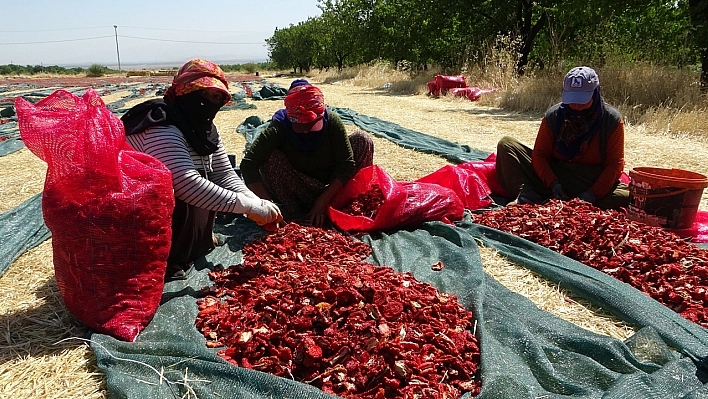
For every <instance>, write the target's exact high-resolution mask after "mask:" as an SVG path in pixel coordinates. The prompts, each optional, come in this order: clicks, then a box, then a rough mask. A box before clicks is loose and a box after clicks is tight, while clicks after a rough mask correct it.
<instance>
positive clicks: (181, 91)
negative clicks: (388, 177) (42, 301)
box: [121, 59, 282, 280]
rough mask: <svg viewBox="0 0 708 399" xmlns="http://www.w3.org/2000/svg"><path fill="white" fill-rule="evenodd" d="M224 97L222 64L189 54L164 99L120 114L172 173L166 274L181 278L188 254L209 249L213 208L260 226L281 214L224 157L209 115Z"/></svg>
mask: <svg viewBox="0 0 708 399" xmlns="http://www.w3.org/2000/svg"><path fill="white" fill-rule="evenodd" d="M230 99H231V94H230V93H229V90H228V83H227V81H226V78H225V76H224V73H223V71H222V70H221V68H219V66H218V65H216V64H214V63H212V62H210V61H206V60H201V59H193V60H190V61H188V62H187V63H186V64H184V65H183V66H182V67H181V68H180V70H179V72H178V73H177V75H176V76H175V77H174V79H173V81H172V85H171V86H170V87H169V88H168V89H167V91H166V93H165V96H164V98H162V99H154V100H149V101H146V102H144V103H141V104H138V105H136V106H135V107H133V108H131V109H130V110H129V111H128V112H127V113H126V114H125V115H123V117H122V118H121V119H122V121H123V123H124V125H125V131H126V135H127V141H128V143H129V144H130V145H131V146H133V147H134V148H135V149H136V150H138V151H142V152H145V153H147V154H150V155H152V156H153V157H155V158H157V159H158V160H160V161H161V162H162V163H164V164H165V166H167V168H168V169H169V170H170V171H171V172H172V184H173V187H174V195H175V209H174V212H173V214H172V246H171V248H170V255H169V257H168V259H167V274H166V279H167V280H175V279H185V278H186V273H185V272H186V271H187V270H188V269H189V268H190V267H191V265H192V263H193V262H194V260H196V259H197V258H199V257H200V256H202V255H204V254H206V253H208V252H209V251H211V250H212V249H213V248H214V246H215V240H214V239H213V233H212V229H213V227H214V217H215V215H216V212H217V211H221V212H230V213H243V214H246V215H247V216H248V217H249V218H251V219H253V220H255V221H256V222H257V223H258V224H261V225H263V224H266V223H271V222H275V221H278V220H281V219H282V216H281V214H280V210H279V209H278V207H277V206H276V205H275V204H273V203H272V202H270V201H267V200H263V199H261V198H259V197H258V196H257V195H255V194H254V193H253V192H251V190H249V189H248V188H247V187H246V186H245V184H244V183H243V181H242V180H241V179H240V178H239V177H238V175H237V174H236V172H235V171H234V169H233V168H232V166H231V163H230V162H229V159H228V156H227V154H226V151H225V150H224V146H223V144H222V142H221V137H220V136H219V132H218V131H217V129H216V126H215V125H214V124H213V119H214V117H215V116H216V113H217V112H218V111H219V109H220V108H221V107H222V106H223V105H224V104H226V103H227V102H228V101H229V100H230Z"/></svg>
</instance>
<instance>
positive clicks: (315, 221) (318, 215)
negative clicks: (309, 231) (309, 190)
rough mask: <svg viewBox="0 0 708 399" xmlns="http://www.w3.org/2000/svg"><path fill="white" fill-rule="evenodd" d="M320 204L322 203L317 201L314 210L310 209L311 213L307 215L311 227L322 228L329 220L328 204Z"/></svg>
mask: <svg viewBox="0 0 708 399" xmlns="http://www.w3.org/2000/svg"><path fill="white" fill-rule="evenodd" d="M320 202H321V201H315V204H314V205H313V206H312V209H310V213H309V214H307V217H308V219H309V220H310V226H315V227H322V226H323V225H324V223H325V221H326V220H327V203H325V204H324V205H322V204H320Z"/></svg>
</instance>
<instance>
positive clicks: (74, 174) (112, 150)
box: [15, 89, 174, 341]
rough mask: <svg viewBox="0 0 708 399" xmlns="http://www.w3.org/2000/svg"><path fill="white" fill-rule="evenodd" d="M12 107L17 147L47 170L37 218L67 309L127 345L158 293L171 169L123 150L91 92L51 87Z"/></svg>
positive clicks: (119, 133) (118, 130) (112, 122)
mask: <svg viewBox="0 0 708 399" xmlns="http://www.w3.org/2000/svg"><path fill="white" fill-rule="evenodd" d="M15 108H16V109H17V119H18V124H19V129H20V136H21V137H22V140H23V141H24V143H25V145H26V146H27V148H29V150H30V151H32V153H34V154H35V155H36V156H38V157H39V158H41V159H42V160H43V161H45V162H46V163H47V175H46V180H45V184H44V192H43V194H42V211H43V216H44V221H45V223H46V225H47V227H48V228H49V230H50V231H51V232H52V249H53V256H54V273H55V277H56V281H57V286H58V287H59V292H60V294H61V296H62V298H63V300H64V303H65V304H66V307H67V309H68V310H69V311H70V312H71V313H72V314H73V315H74V316H76V318H77V319H79V320H80V321H81V322H82V323H84V324H86V325H87V326H88V327H89V328H91V329H94V330H96V331H98V332H101V333H106V334H110V335H112V336H114V337H116V338H119V339H122V340H126V341H133V340H134V339H135V337H136V336H137V335H138V333H139V332H140V331H142V329H143V328H145V326H146V325H147V324H148V323H149V322H150V320H151V319H152V317H153V316H154V314H155V311H156V310H157V307H158V305H159V303H160V299H161V296H162V289H163V287H164V275H165V267H166V261H167V255H168V254H169V248H170V237H171V217H172V210H173V208H174V196H173V193H172V178H171V174H170V172H169V170H168V169H167V167H165V166H164V165H163V164H162V163H161V162H159V161H158V160H157V159H155V158H153V157H151V156H149V155H147V154H144V153H142V152H137V151H135V150H134V149H132V147H130V146H129V145H128V144H127V143H126V141H125V132H124V128H123V124H122V122H121V121H120V120H119V119H118V118H117V117H116V116H114V115H113V114H112V113H111V111H109V110H108V109H107V108H106V107H105V104H104V103H103V101H102V100H101V98H100V97H99V95H98V93H96V92H95V91H94V90H91V89H89V90H88V91H86V93H85V94H84V95H83V96H82V97H77V96H75V95H73V94H71V93H69V92H68V91H65V90H58V91H55V92H54V93H52V94H51V95H50V96H48V97H47V98H45V99H43V100H42V101H40V102H38V103H37V104H36V105H33V104H31V103H30V102H28V101H26V100H24V99H22V98H18V99H17V100H16V101H15Z"/></svg>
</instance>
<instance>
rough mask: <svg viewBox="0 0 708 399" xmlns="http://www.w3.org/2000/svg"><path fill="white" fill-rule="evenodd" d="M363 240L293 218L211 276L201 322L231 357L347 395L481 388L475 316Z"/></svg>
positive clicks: (434, 394) (441, 393)
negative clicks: (383, 260)
mask: <svg viewBox="0 0 708 399" xmlns="http://www.w3.org/2000/svg"><path fill="white" fill-rule="evenodd" d="M370 253H371V249H370V248H369V247H368V246H367V245H366V244H364V243H362V242H360V241H356V240H354V239H353V238H350V237H346V236H343V235H341V234H339V233H336V232H332V231H326V230H322V229H319V228H315V227H303V226H299V225H297V224H295V223H290V224H288V225H286V226H284V227H282V228H280V229H278V230H277V231H275V232H273V233H271V234H269V235H266V236H264V237H263V238H261V239H257V240H256V241H255V242H253V243H251V244H248V245H246V246H245V247H244V248H243V261H242V263H241V264H239V265H234V266H231V267H228V268H225V269H224V268H218V269H217V270H215V271H213V272H211V273H210V277H211V279H212V280H213V282H214V284H213V285H212V286H210V287H205V288H204V289H202V291H201V294H202V296H203V299H199V300H198V305H199V313H198V315H197V320H196V326H197V328H198V329H199V331H201V332H202V333H203V334H204V336H205V337H206V338H207V346H209V347H214V348H216V347H226V348H224V349H221V350H219V351H218V352H217V353H218V354H219V356H221V357H222V358H224V359H226V360H228V361H229V362H231V363H233V364H235V365H237V366H240V367H245V368H249V369H253V370H259V371H262V372H266V373H270V374H273V375H276V376H280V377H284V378H288V379H294V380H296V381H300V382H304V383H307V384H310V385H313V386H316V387H318V388H320V389H321V390H322V391H324V392H327V393H331V394H335V395H339V396H342V397H347V398H376V399H383V398H402V399H403V398H414V397H415V398H421V399H422V398H457V397H459V396H460V395H461V394H463V393H465V392H470V391H471V392H472V393H473V394H475V395H476V394H477V393H478V392H479V389H480V382H479V381H478V379H477V376H476V374H477V368H478V366H479V348H478V345H477V339H476V337H475V335H474V333H473V332H471V331H470V329H472V328H473V324H474V319H473V315H472V313H471V312H469V311H467V310H465V308H464V307H463V306H461V305H460V304H459V303H458V301H457V298H456V297H455V296H453V295H449V294H446V293H441V292H439V291H438V290H437V289H436V288H435V287H433V286H432V285H430V284H427V283H424V282H421V281H418V280H416V279H415V278H414V277H413V276H412V275H411V274H410V273H396V272H394V271H393V269H391V268H390V267H385V266H374V265H372V264H370V263H367V262H364V261H363V260H364V259H365V258H366V257H368V255H369V254H370Z"/></svg>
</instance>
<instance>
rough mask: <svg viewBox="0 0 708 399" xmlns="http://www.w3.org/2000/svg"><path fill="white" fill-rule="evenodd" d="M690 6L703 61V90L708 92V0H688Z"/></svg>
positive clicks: (696, 42) (696, 40)
mask: <svg viewBox="0 0 708 399" xmlns="http://www.w3.org/2000/svg"><path fill="white" fill-rule="evenodd" d="M688 6H689V9H690V15H691V23H692V24H693V29H694V32H695V33H694V38H695V46H696V49H697V51H698V52H699V54H700V59H701V90H702V91H708V0H688Z"/></svg>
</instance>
